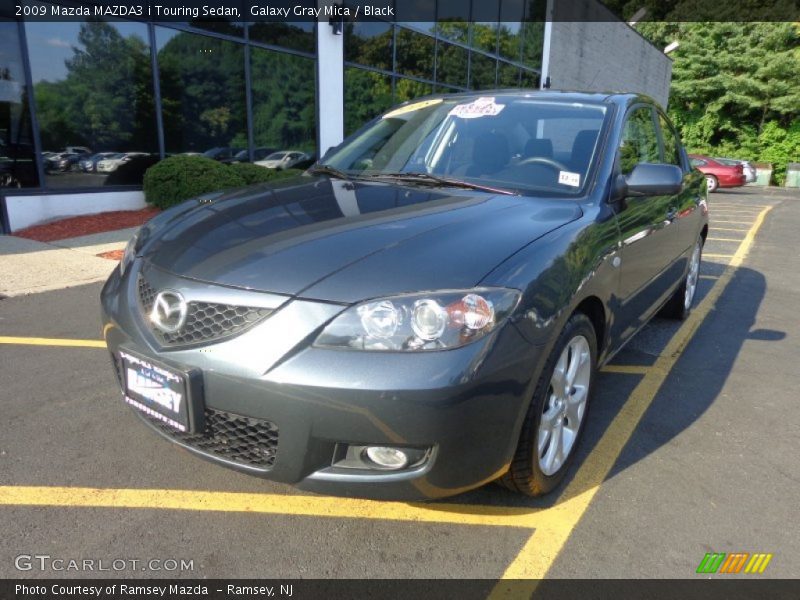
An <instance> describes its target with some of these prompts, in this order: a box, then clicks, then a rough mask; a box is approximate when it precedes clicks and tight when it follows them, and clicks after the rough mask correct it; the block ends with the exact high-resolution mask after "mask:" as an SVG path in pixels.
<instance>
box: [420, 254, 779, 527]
mask: <svg viewBox="0 0 800 600" xmlns="http://www.w3.org/2000/svg"><path fill="white" fill-rule="evenodd" d="M724 270H725V265H724V264H720V263H709V262H704V264H703V269H702V276H703V278H702V279H701V280H700V284H699V286H698V297H697V299H696V301H695V306H697V305H698V304H699V302H702V300H703V298H704V297H705V296H706V295H707V294H708V293H709V292H710V290H711V289H712V287H713V286H714V285H715V284H716V278H717V277H718V276H719V275H720V274H721V273H722V272H723V271H724ZM765 293H766V280H765V278H764V276H763V275H762V274H761V273H760V272H758V271H755V270H753V269H749V268H739V269H737V271H736V272H735V273H734V275H733V277H732V278H731V280H730V282H729V284H728V285H727V287H726V288H725V290H724V291H723V293H722V295H721V296H720V297H719V298H718V299H717V302H716V305H715V306H714V307H712V309H711V311H710V312H709V314H708V315H707V316H706V318H705V319H704V320H703V322H702V323H701V324H700V326H699V327H698V329H697V331H696V332H695V333H694V335H693V336H692V338H691V340H690V341H689V343H688V345H687V347H686V348H685V349H684V351H683V352H682V354H681V356H680V358H679V359H678V360H677V362H676V363H675V365H674V366H673V368H672V369H671V371H670V373H669V374H668V375H667V377H666V379H665V381H664V383H663V384H662V386H661V387H660V389H659V391H658V392H657V393H656V395H655V397H654V398H653V400H652V401H651V402H650V404H649V405H648V407H647V409H646V411H645V413H644V415H643V417H642V419H641V420H640V421H639V423H638V424H637V426H636V427H635V429H634V431H633V432H632V435H631V436H630V438H629V439H628V441H627V442H626V443H625V445H624V448H623V449H622V451H621V453H620V454H619V456H617V458H616V459H615V461H614V466H613V467H612V469H611V471H610V472H609V473H608V475H607V476H606V478H605V479H604V480H603V481H607V480H609V479H611V478H613V477H615V476H617V475H618V474H620V473H621V472H623V471H624V470H625V469H627V468H628V467H630V466H632V465H633V464H635V463H637V462H638V461H640V460H642V459H644V458H646V457H647V456H648V455H650V454H652V453H654V452H656V451H657V450H658V449H659V448H661V447H662V446H664V445H666V444H668V443H669V442H670V441H671V440H672V439H673V438H675V437H676V436H678V435H679V434H680V433H681V432H683V431H684V430H685V429H687V428H688V427H690V426H691V425H692V424H693V423H694V422H695V421H697V420H698V419H700V418H701V417H702V415H703V414H704V413H705V412H706V410H708V408H709V407H710V406H711V405H712V404H713V403H714V402H715V401H716V400H717V398H718V397H719V395H720V392H721V390H722V388H723V386H724V385H725V382H726V380H727V379H728V376H729V374H730V372H731V370H732V368H733V365H734V363H735V362H736V358H737V356H738V354H739V352H740V349H741V347H742V344H743V343H744V341H745V340H759V341H764V342H772V341H780V340H782V339H784V338H785V337H786V334H785V332H782V331H775V330H765V329H752V328H753V325H754V323H755V320H756V315H757V313H758V310H759V307H760V305H761V302H762V300H763V298H764V295H765ZM679 328H680V323H678V322H675V321H670V320H666V319H661V318H658V317H657V318H655V319H653V321H651V323H649V324H648V325H647V326H646V327H645V328H644V329H643V330H642V331H641V332H639V334H638V335H637V336H636V337H635V338H634V339H633V340H631V342H630V343H629V344H628V346H626V348H625V349H623V350H622V351H621V352H620V353H619V354H618V355H617V357H615V359H614V360H613V361H612V364H614V365H640V366H644V367H645V368H646V367H647V366H649V365H652V364H653V363H654V362H655V360H656V359H657V358H658V355H659V354H660V353H661V352H662V351H663V350H664V348H665V347H666V346H667V344H668V343H669V341H670V340H671V339H672V338H673V337H674V336H675V335H676V334H677V333H678V330H679ZM643 377H644V375H643V374H639V373H631V374H627V373H625V374H621V373H611V372H600V373H599V375H598V380H597V381H596V384H595V393H594V398H593V403H592V407H591V412H590V413H589V420H588V421H587V423H586V430H585V432H584V436H583V440H582V442H581V445H580V447H579V448H578V451H577V454H576V456H575V461H574V462H573V464H572V467H571V468H570V472H569V473H568V474H567V477H566V478H565V480H564V482H562V484H561V485H560V486H559V487H558V488H557V489H556V490H554V491H553V492H552V493H551V494H548V495H546V496H543V497H540V498H529V497H526V496H522V495H520V494H515V493H513V492H510V491H508V490H505V489H504V488H501V487H500V486H498V485H494V484H492V485H487V486H484V487H482V488H479V489H477V490H474V491H471V492H467V493H464V494H461V495H459V496H455V497H451V498H449V499H447V501H446V503H440V504H437V503H435V502H432V503H430V504H427V505H426V507H427V508H428V509H431V510H437V509H439V510H447V504H450V503H455V504H458V505H460V509H461V510H463V505H475V506H476V507H477V506H478V505H480V506H481V507H486V506H495V507H508V508H509V509H514V510H515V511H518V510H519V509H520V508H530V509H531V511H532V512H535V511H538V510H542V509H547V508H552V507H554V506H557V505H559V504H561V503H563V502H565V501H567V500H570V499H571V498H573V497H575V496H577V495H580V494H582V493H584V492H586V491H587V490H588V489H590V488H592V487H594V486H595V485H596V484H597V481H598V480H597V478H596V477H581V478H580V479H577V478H576V477H575V476H576V474H577V473H578V471H579V470H580V469H581V467H582V466H583V465H584V463H585V462H586V460H587V457H589V456H590V455H591V453H592V452H593V451H594V449H595V448H596V446H597V445H598V442H599V441H600V440H601V438H602V437H603V435H604V434H605V433H606V432H607V431H608V429H609V427H610V425H611V424H612V422H613V421H614V418H615V417H616V416H617V415H618V414H619V412H620V411H621V410H622V409H623V407H624V406H625V404H626V402H627V401H628V400H629V398H630V396H631V394H632V392H633V390H634V389H635V388H636V386H637V385H638V384H639V382H640V381H641V380H642V378H643ZM573 482H574V483H575V485H571V484H573ZM437 507H438V508H437Z"/></svg>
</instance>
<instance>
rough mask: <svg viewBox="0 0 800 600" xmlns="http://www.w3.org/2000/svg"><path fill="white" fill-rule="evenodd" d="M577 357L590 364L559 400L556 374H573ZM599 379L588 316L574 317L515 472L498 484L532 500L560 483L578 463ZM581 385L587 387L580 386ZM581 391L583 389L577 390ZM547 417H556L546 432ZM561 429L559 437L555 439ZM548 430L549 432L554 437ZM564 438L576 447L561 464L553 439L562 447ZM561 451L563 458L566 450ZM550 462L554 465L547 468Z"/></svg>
mask: <svg viewBox="0 0 800 600" xmlns="http://www.w3.org/2000/svg"><path fill="white" fill-rule="evenodd" d="M575 357H583V358H582V359H579V360H582V361H586V362H578V363H577V368H576V372H575V376H574V377H573V382H572V384H573V385H572V386H571V388H572V389H571V391H570V392H567V391H566V389H565V390H564V392H566V393H561V394H555V393H554V391H555V389H554V385H553V384H554V381H555V382H558V380H559V379H560V377H559V375H558V373H557V372H556V371H557V368H558V371H566V372H567V373H568V372H569V367H570V366H571V365H572V364H573V363H572V362H571V360H572V359H573V358H575ZM596 374H597V337H596V335H595V331H594V327H593V326H592V323H591V321H590V320H589V318H588V317H587V316H586V315H584V314H583V313H575V314H574V315H572V317H570V319H569V321H567V324H566V325H565V326H564V329H563V331H562V332H561V334H560V335H559V336H558V340H556V343H555V345H554V346H553V350H552V352H551V353H550V356H549V357H548V359H547V362H546V363H545V366H544V369H543V370H542V375H541V377H540V379H539V382H538V383H537V385H536V389H535V390H534V393H533V398H532V399H531V403H530V406H529V408H528V412H527V414H526V416H525V422H524V423H523V425H522V431H521V433H520V438H519V442H518V444H517V450H516V452H515V454H514V458H513V460H512V462H511V466H510V468H509V470H508V471H507V472H506V473H505V474H504V475H503V476H501V477H500V479H499V480H498V483H500V484H501V485H503V486H504V487H506V488H508V489H510V490H512V491H515V492H519V493H521V494H525V495H528V496H541V495H542V494H546V493H548V492H550V491H552V490H553V489H554V488H555V487H556V486H558V484H559V483H561V481H562V480H563V479H564V475H565V474H566V472H567V471H568V470H569V468H570V465H571V464H572V462H573V460H574V457H575V451H576V448H577V447H578V445H579V443H580V440H581V437H582V434H583V430H584V426H585V424H586V419H587V414H588V408H589V404H590V403H591V397H592V389H593V387H594V381H595V376H596ZM579 381H581V382H583V383H581V384H580V385H578V384H577V382H579ZM556 387H558V386H556ZM565 387H566V386H565ZM579 387H580V389H576V388H579ZM581 392H582V393H581ZM567 394H569V396H567ZM579 397H580V398H581V400H580V401H579V402H571V400H575V399H576V398H579ZM565 399H566V400H565ZM545 413H548V414H550V415H554V416H555V418H553V417H551V419H549V421H550V423H551V426H550V427H548V426H547V424H545V425H544V427H542V418H543V416H544V415H545ZM570 419H572V427H570ZM575 420H577V424H575ZM559 423H560V428H561V429H560V432H561V433H560V435H559V434H557V433H556V429H557V428H558V427H559V425H558V424H559ZM547 430H549V432H550V433H549V436H548V434H547ZM565 434H567V436H569V438H571V442H569V448H567V449H566V456H565V457H563V458H562V459H561V461H560V462H559V461H558V452H557V450H558V448H557V446H553V439H557V440H558V442H562V441H564V440H567V439H568V437H567V436H565ZM540 437H541V441H542V449H541V450H540V445H539V442H540ZM561 450H562V455H563V451H564V446H563V445H562V446H561ZM548 458H550V459H552V460H551V461H550V462H548Z"/></svg>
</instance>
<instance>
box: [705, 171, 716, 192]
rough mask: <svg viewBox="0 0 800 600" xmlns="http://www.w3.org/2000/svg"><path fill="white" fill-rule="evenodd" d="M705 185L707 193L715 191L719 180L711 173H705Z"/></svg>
mask: <svg viewBox="0 0 800 600" xmlns="http://www.w3.org/2000/svg"><path fill="white" fill-rule="evenodd" d="M706 186H707V187H708V193H709V194H710V193H711V192H716V191H717V188H718V187H719V180H718V179H717V178H716V177H714V176H713V175H706Z"/></svg>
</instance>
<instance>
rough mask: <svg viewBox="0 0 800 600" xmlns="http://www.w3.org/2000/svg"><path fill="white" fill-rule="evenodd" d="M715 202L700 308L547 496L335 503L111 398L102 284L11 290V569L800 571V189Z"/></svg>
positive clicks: (6, 453) (640, 349)
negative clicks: (149, 563) (24, 292)
mask: <svg viewBox="0 0 800 600" xmlns="http://www.w3.org/2000/svg"><path fill="white" fill-rule="evenodd" d="M710 207H711V215H712V217H711V219H712V221H711V231H710V235H709V239H708V242H707V244H706V247H705V252H704V264H703V267H702V277H701V280H700V288H699V295H698V298H697V300H696V302H697V303H698V304H697V306H696V309H695V310H694V312H693V314H692V316H691V317H690V319H689V320H687V321H686V322H684V323H683V324H676V323H674V322H670V321H665V320H660V319H657V320H655V321H654V322H653V323H651V324H650V325H648V326H647V327H646V328H645V330H643V331H642V332H641V333H640V334H639V335H638V336H637V337H636V338H635V339H634V340H633V341H632V342H631V343H630V344H629V345H628V346H627V347H626V348H625V349H624V350H623V351H622V352H621V353H620V354H619V355H618V356H617V357H616V358H615V359H614V361H613V363H612V364H611V365H608V366H607V367H606V368H605V369H604V372H603V373H602V374H601V376H600V379H599V381H598V384H597V395H596V397H595V399H594V405H593V407H592V412H591V417H590V420H589V422H588V425H587V431H586V437H585V439H584V443H583V445H582V447H581V450H580V455H579V456H578V457H577V458H578V460H577V461H576V463H575V466H574V468H573V471H572V473H571V474H570V476H569V478H568V480H567V481H566V482H565V484H564V485H563V486H562V487H561V488H560V490H558V491H557V492H556V493H555V494H553V495H552V496H549V497H547V498H543V499H529V498H521V497H518V496H515V495H513V494H511V493H509V492H506V491H505V490H503V489H501V488H500V487H498V486H493V485H490V486H486V487H484V488H482V489H480V490H476V491H473V492H470V493H467V494H463V495H461V496H459V497H456V498H451V499H448V500H445V501H441V502H436V503H423V504H408V503H399V502H374V501H363V500H354V499H341V498H328V497H324V496H316V495H311V494H305V493H302V492H298V491H297V490H295V489H293V488H291V487H288V486H284V485H281V484H277V483H272V482H267V481H263V480H260V479H256V478H252V477H247V476H244V475H240V474H238V473H234V472H231V471H229V470H226V469H222V468H219V467H216V466H214V465H211V464H208V463H205V462H203V461H201V460H199V459H197V458H195V457H193V456H191V455H189V454H187V453H186V452H184V451H182V450H180V449H178V448H176V447H174V446H172V445H170V444H169V443H167V442H166V441H162V440H160V439H158V438H156V437H155V436H153V435H152V433H151V432H150V431H148V430H147V429H146V428H144V427H143V426H142V425H141V424H140V423H139V422H138V420H137V419H136V418H135V417H134V416H133V415H132V414H131V413H130V412H129V410H128V409H127V408H126V407H125V406H123V404H122V403H121V402H120V401H118V393H117V392H116V382H115V379H114V376H113V374H112V371H111V366H110V362H109V357H108V354H107V352H106V351H105V350H104V346H103V344H102V342H100V341H99V340H100V332H99V318H98V294H99V290H100V284H91V285H86V286H81V287H76V288H70V289H66V290H59V291H53V292H46V293H41V294H37V295H32V296H27V297H18V298H8V299H4V300H2V301H0V364H2V369H1V370H0V405H2V407H3V415H4V418H3V420H2V421H0V472H2V478H1V479H0V528H2V531H3V532H4V534H5V535H4V539H5V543H4V544H2V546H0V576H3V577H17V576H26V577H28V576H34V577H48V576H49V577H52V576H62V575H64V576H88V575H95V576H97V575H103V574H102V573H96V572H95V573H88V574H87V573H82V572H64V573H53V572H52V571H36V570H32V571H29V572H24V573H20V572H19V571H17V570H16V568H15V564H14V559H15V557H16V556H18V555H19V554H36V553H44V554H48V555H51V556H53V557H61V558H66V559H69V558H75V559H81V558H97V559H100V558H108V559H109V560H111V559H113V558H128V559H143V560H150V559H176V560H180V559H186V560H192V561H194V562H193V569H192V570H187V571H185V572H180V571H178V572H174V571H170V572H165V571H152V570H147V572H145V573H141V572H136V571H138V570H139V569H137V570H136V571H128V572H124V571H123V572H122V573H115V574H116V575H120V574H121V575H126V576H131V577H132V576H142V575H146V576H151V577H159V576H167V577H180V576H183V577H222V576H226V577H252V576H257V577H270V578H280V577H284V578H289V577H320V578H327V577H354V578H364V577H369V578H390V577H399V578H405V577H417V578H486V579H498V580H502V579H503V578H508V579H518V578H532V579H534V580H535V579H537V578H541V577H544V576H550V577H668V578H685V577H689V576H692V575H693V574H694V572H695V569H696V568H697V565H698V564H699V563H700V561H701V559H702V558H703V556H704V554H705V553H706V552H712V551H713V552H740V551H741V552H770V553H773V554H774V558H773V559H772V562H771V563H770V565H769V568H768V569H767V570H766V571H765V573H764V574H763V575H761V576H762V577H763V576H771V577H798V576H800V568H798V566H797V561H796V560H795V558H796V556H798V552H800V541H798V540H797V538H796V536H795V535H794V534H793V527H791V526H787V524H789V523H792V516H793V513H794V511H795V510H796V508H795V506H796V495H797V494H796V491H797V483H798V481H800V467H798V465H797V462H796V460H795V450H796V448H797V444H798V441H800V426H799V425H798V423H797V420H796V418H795V417H794V414H795V413H794V407H795V403H796V392H794V390H795V389H797V388H798V387H800V375H798V372H797V369H796V367H795V362H796V359H797V357H798V356H800V347H798V339H800V325H798V319H797V317H796V314H795V308H794V307H795V306H796V305H797V299H798V297H800V257H798V252H797V249H796V231H798V229H800V195H798V194H794V195H792V194H790V193H788V192H779V191H778V192H776V191H773V190H767V191H764V190H761V189H759V188H742V189H739V190H736V191H733V192H730V193H727V192H726V193H717V194H714V195H712V197H711V200H710ZM112 574H114V573H112ZM532 585H533V584H532ZM506 591H507V588H506V587H505V585H504V583H503V582H502V581H500V582H499V583H498V585H497V587H496V588H495V590H494V596H496V597H502V596H503V595H504V593H505V592H506ZM514 591H515V592H519V588H515V590H514Z"/></svg>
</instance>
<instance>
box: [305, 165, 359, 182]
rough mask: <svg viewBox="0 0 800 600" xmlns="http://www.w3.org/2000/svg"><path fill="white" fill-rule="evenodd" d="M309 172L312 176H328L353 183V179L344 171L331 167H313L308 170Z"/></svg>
mask: <svg viewBox="0 0 800 600" xmlns="http://www.w3.org/2000/svg"><path fill="white" fill-rule="evenodd" d="M308 172H309V173H311V174H312V175H327V176H328V177H335V178H336V179H344V180H345V181H352V180H353V178H352V177H351V176H350V175H349V174H347V173H345V172H344V171H340V170H339V169H337V168H336V167H332V166H330V165H321V164H316V165H311V166H310V167H309V168H308Z"/></svg>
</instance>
